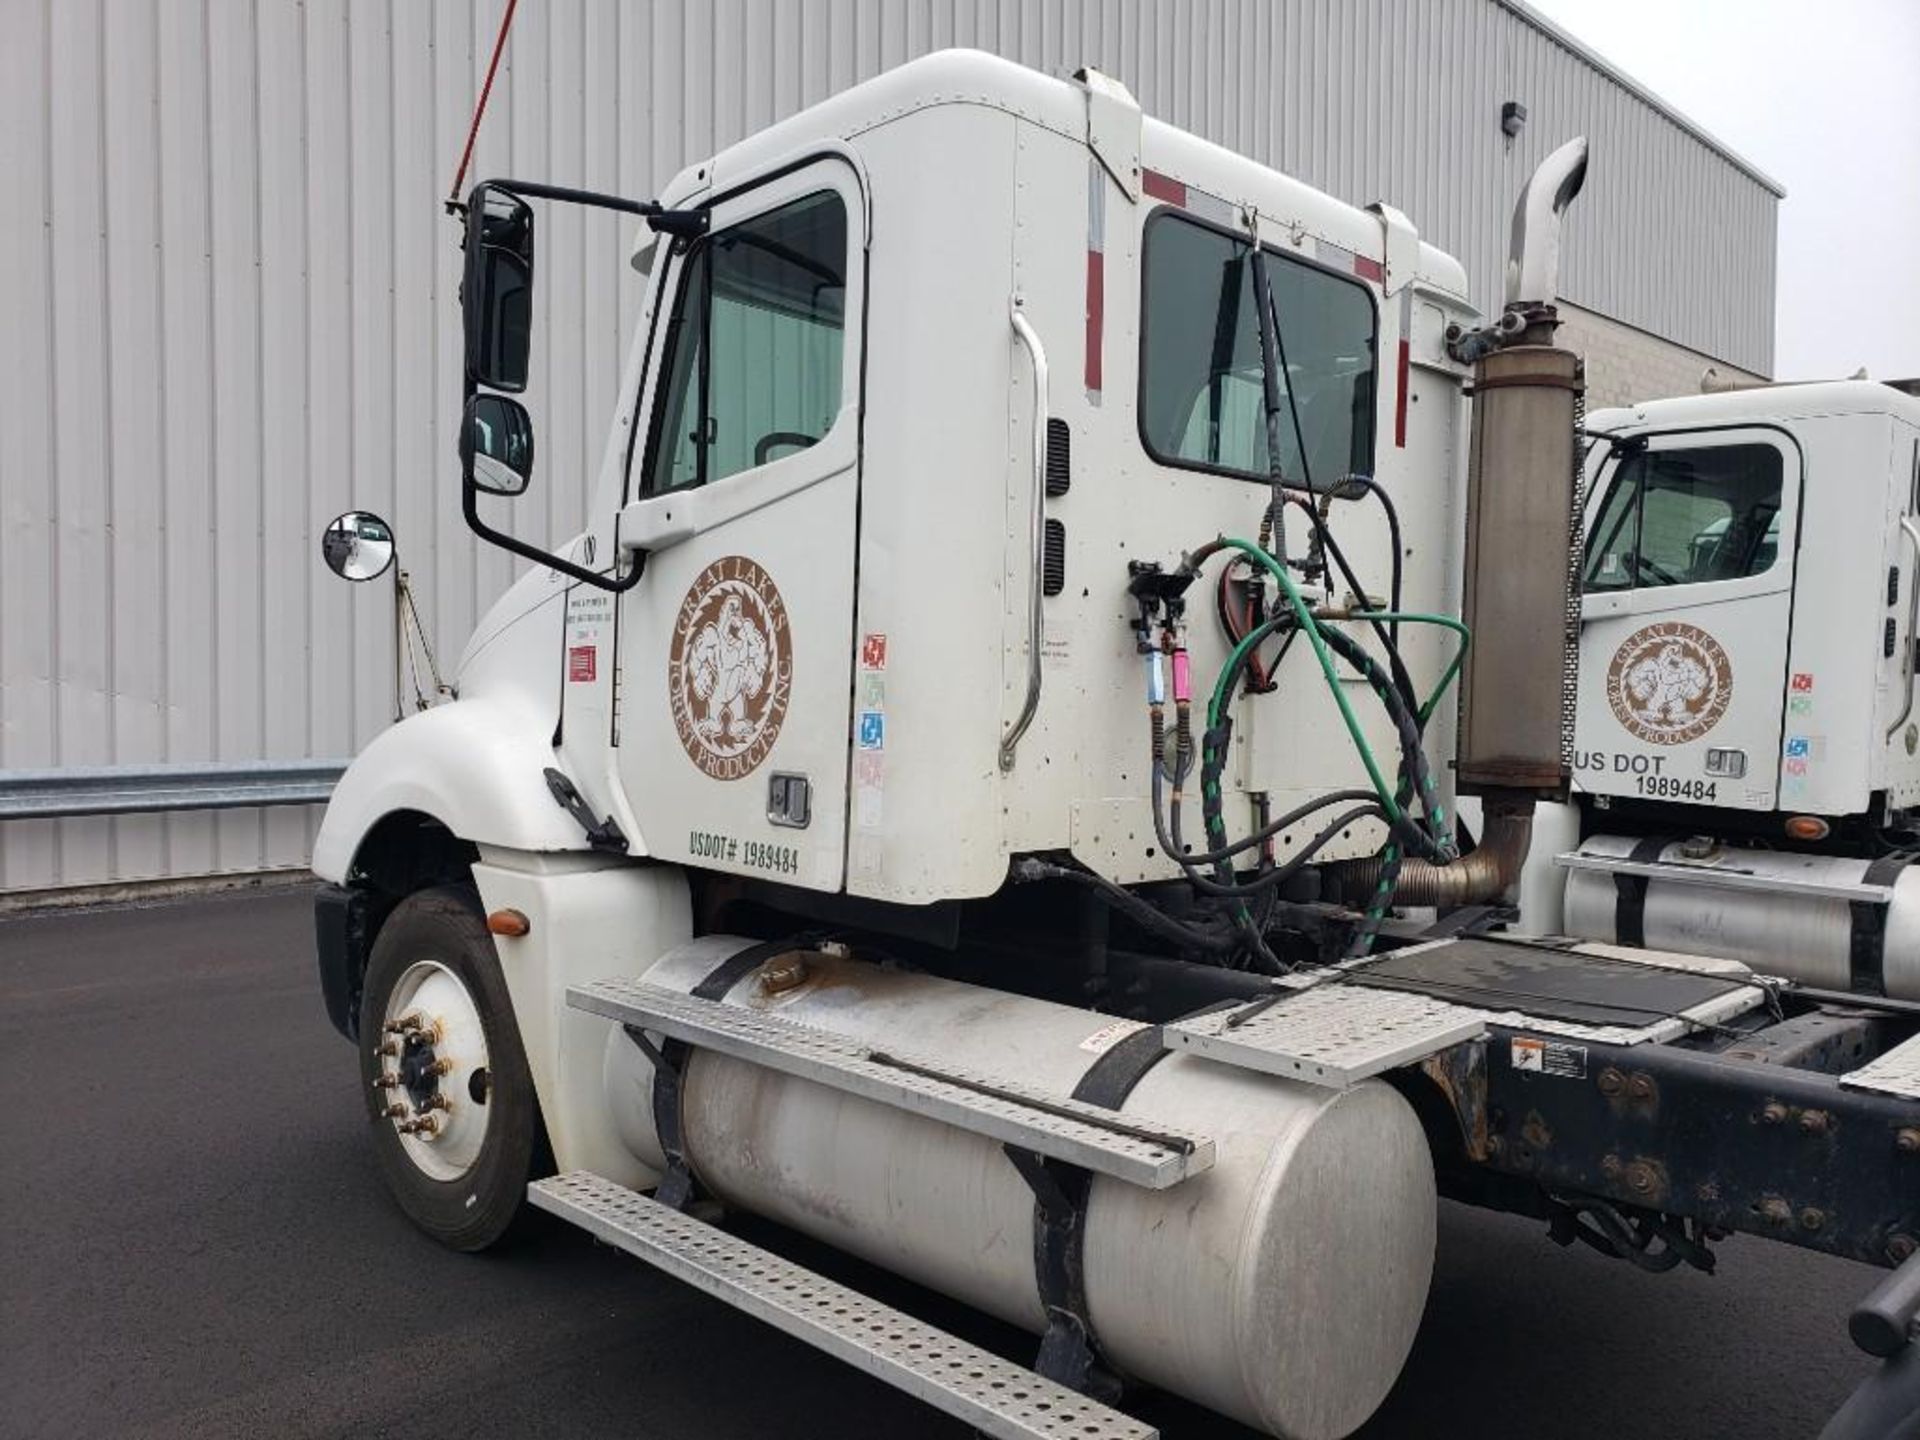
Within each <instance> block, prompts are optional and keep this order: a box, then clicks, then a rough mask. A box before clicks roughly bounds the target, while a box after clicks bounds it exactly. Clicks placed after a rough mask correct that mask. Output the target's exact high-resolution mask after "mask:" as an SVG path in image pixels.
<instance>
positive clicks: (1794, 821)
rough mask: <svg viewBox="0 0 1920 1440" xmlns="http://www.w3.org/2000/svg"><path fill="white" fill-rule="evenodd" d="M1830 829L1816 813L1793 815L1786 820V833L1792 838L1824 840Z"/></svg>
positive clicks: (1831, 829) (1831, 828)
mask: <svg viewBox="0 0 1920 1440" xmlns="http://www.w3.org/2000/svg"><path fill="white" fill-rule="evenodd" d="M1832 831H1833V827H1832V826H1831V825H1829V824H1827V822H1826V821H1824V820H1822V819H1821V818H1820V817H1819V816H1818V815H1795V816H1792V817H1790V818H1789V819H1788V821H1787V835H1788V837H1789V838H1790V839H1794V840H1824V839H1826V838H1827V836H1828V835H1829V834H1831V833H1832Z"/></svg>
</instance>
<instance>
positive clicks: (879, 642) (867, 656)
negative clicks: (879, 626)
mask: <svg viewBox="0 0 1920 1440" xmlns="http://www.w3.org/2000/svg"><path fill="white" fill-rule="evenodd" d="M860 668H861V669H862V670H884V669H886V668H887V637H886V636H885V635H879V634H874V635H863V636H861V637H860Z"/></svg>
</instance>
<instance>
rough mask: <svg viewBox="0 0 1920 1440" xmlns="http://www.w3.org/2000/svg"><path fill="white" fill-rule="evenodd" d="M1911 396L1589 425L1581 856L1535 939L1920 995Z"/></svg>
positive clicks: (1900, 389) (1751, 406)
mask: <svg viewBox="0 0 1920 1440" xmlns="http://www.w3.org/2000/svg"><path fill="white" fill-rule="evenodd" d="M1916 389H1920V387H1916V386H1914V385H1913V384H1912V383H1911V382H1904V383H1901V384H1879V383H1874V382H1871V381H1867V380H1851V381H1839V382H1831V383H1821V384H1795V385H1773V386H1763V387H1756V388H1743V389H1735V390H1723V391H1719V392H1717V393H1711V394H1703V395H1698V396H1689V397H1685V398H1679V399H1670V400H1657V401H1652V402H1649V403H1646V404H1643V405H1638V406H1634V407H1632V408H1630V409H1624V410H1610V411H1605V412H1600V413H1596V414H1595V415H1593V416H1592V417H1591V418H1590V421H1589V426H1588V430H1589V435H1590V436H1591V438H1592V441H1593V446H1594V448H1593V452H1592V454H1593V458H1592V461H1591V462H1590V466H1589V470H1590V475H1591V479H1592V489H1591V493H1590V498H1589V500H1588V503H1587V517H1588V518H1587V537H1586V558H1585V564H1584V567H1583V589H1584V595H1583V599H1582V610H1583V629H1582V633H1581V657H1580V686H1579V712H1578V718H1577V721H1576V729H1575V734H1576V741H1575V753H1574V776H1573V778H1574V792H1575V793H1574V797H1573V805H1574V809H1573V811H1572V812H1571V815H1570V819H1571V821H1572V823H1573V824H1574V825H1577V827H1578V834H1577V835H1562V836H1561V837H1560V838H1561V839H1562V840H1563V841H1566V842H1571V841H1575V840H1577V841H1578V844H1577V847H1575V846H1573V845H1571V844H1568V845H1566V847H1565V848H1568V849H1572V851H1573V853H1570V854H1561V855H1559V856H1558V857H1554V856H1552V854H1551V850H1552V848H1557V847H1545V853H1544V854H1542V855H1539V856H1537V857H1536V862H1535V863H1536V865H1537V864H1538V863H1539V861H1540V860H1542V859H1547V860H1551V859H1555V858H1557V861H1558V866H1559V867H1560V869H1561V870H1562V872H1563V873H1564V877H1565V878H1564V895H1565V899H1564V911H1562V912H1560V913H1555V911H1554V909H1553V908H1551V907H1552V902H1553V900H1554V899H1556V898H1558V897H1557V894H1556V889H1557V887H1556V884H1555V883H1554V882H1553V881H1550V880H1548V879H1546V878H1544V877H1542V878H1541V879H1540V881H1539V883H1538V884H1537V885H1530V886H1529V891H1528V893H1529V896H1530V897H1531V896H1532V895H1535V894H1537V895H1540V896H1542V897H1544V898H1545V901H1546V904H1545V905H1544V906H1543V907H1542V909H1541V911H1540V912H1539V913H1536V914H1532V915H1528V916H1526V917H1525V918H1526V919H1527V921H1528V923H1529V926H1530V928H1540V929H1545V930H1555V931H1558V930H1564V931H1565V932H1566V933H1568V934H1572V935H1578V936H1584V937H1587V938H1590V939H1598V940H1608V941H1612V940H1619V941H1622V942H1624V943H1627V944H1634V945H1640V944H1645V945H1651V946H1654V947H1656V948H1661V949H1671V950H1685V951H1689V952H1694V953H1700V954H1710V955H1724V956H1730V957H1732V958H1734V959H1738V960H1743V961H1746V962H1748V963H1749V964H1752V965H1754V966H1755V967H1756V968H1759V969H1762V970H1764V971H1766V972H1767V973H1769V974H1775V975H1785V976H1790V977H1792V978H1794V979H1797V980H1802V981H1806V982H1808V983H1810V984H1813V985H1820V986H1826V987H1830V988H1835V989H1843V990H1844V989H1858V990H1864V991H1867V992H1869V993H1873V994H1883V995H1890V996H1894V997H1898V998H1905V999H1909V1000H1912V999H1920V873H1916V872H1913V871H1911V870H1910V868H1909V867H1910V864H1911V862H1912V861H1913V860H1914V859H1915V858H1920V814H1916V808H1917V807H1920V708H1916V704H1915V695H1914V687H1915V679H1916V677H1915V658H1916V650H1917V647H1920V631H1917V630H1916V625H1915V621H1916V614H1917V613H1920V612H1917V611H1916V606H1917V605H1920V398H1916V394H1915V393H1914V392H1915V390H1916Z"/></svg>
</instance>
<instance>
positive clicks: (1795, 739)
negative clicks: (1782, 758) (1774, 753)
mask: <svg viewBox="0 0 1920 1440" xmlns="http://www.w3.org/2000/svg"><path fill="white" fill-rule="evenodd" d="M1806 753H1807V737H1806V736H1804V735H1789V736H1788V737H1787V754H1788V755H1789V756H1790V757H1796V758H1797V757H1800V756H1804V755H1805V754H1806Z"/></svg>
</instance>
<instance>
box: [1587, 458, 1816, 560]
mask: <svg viewBox="0 0 1920 1440" xmlns="http://www.w3.org/2000/svg"><path fill="white" fill-rule="evenodd" d="M1783 483H1784V466H1783V465H1782V464H1781V456H1780V452H1779V451H1778V450H1776V449H1775V448H1774V447H1773V446H1771V445H1751V444H1749V445H1717V446H1698V447H1688V448H1686V449H1678V450H1642V451H1640V452H1638V453H1637V454H1634V455H1630V456H1628V457H1627V458H1626V459H1624V460H1622V461H1621V462H1620V465H1619V468H1618V470H1617V471H1616V472H1615V474H1614V480H1613V485H1612V487H1611V488H1610V489H1609V490H1608V491H1607V496H1606V500H1605V502H1604V503H1603V504H1602V506H1601V510H1600V514H1599V517H1598V518H1597V519H1596V520H1595V521H1594V524H1593V529H1592V530H1591V531H1589V532H1588V534H1587V560H1586V589H1587V590H1588V591H1589V592H1594V591H1613V590H1641V589H1648V588H1651V587H1655V586H1661V585H1697V584H1702V583H1705V582H1708V581H1713V580H1738V579H1740V578H1742V577H1743V576H1747V575H1758V574H1760V573H1761V572H1763V571H1765V570H1768V569H1771V568H1772V566H1773V563H1774V561H1775V560H1776V559H1777V558H1778V556H1779V550H1780V495H1781V488H1782V485H1783Z"/></svg>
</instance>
